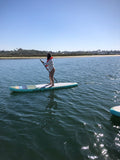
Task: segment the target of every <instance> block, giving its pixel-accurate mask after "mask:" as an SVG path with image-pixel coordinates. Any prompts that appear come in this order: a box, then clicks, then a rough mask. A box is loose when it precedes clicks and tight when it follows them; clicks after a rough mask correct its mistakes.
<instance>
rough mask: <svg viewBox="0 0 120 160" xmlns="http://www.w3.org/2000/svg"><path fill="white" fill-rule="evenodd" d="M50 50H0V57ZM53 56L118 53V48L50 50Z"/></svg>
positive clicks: (32, 54) (43, 52)
mask: <svg viewBox="0 0 120 160" xmlns="http://www.w3.org/2000/svg"><path fill="white" fill-rule="evenodd" d="M50 52H51V51H38V50H25V49H21V48H20V49H17V50H11V51H4V50H2V51H0V57H41V56H46V55H47V53H50ZM51 53H52V55H53V56H89V55H120V51H119V50H114V51H101V50H97V51H58V52H51Z"/></svg>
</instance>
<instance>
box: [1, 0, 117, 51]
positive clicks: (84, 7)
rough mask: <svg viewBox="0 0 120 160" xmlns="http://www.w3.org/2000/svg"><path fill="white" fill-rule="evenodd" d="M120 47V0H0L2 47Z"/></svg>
mask: <svg viewBox="0 0 120 160" xmlns="http://www.w3.org/2000/svg"><path fill="white" fill-rule="evenodd" d="M18 48H22V49H35V50H44V51H81V50H82V51H88V50H89V51H92V50H99V49H100V50H120V0H0V50H14V49H18Z"/></svg>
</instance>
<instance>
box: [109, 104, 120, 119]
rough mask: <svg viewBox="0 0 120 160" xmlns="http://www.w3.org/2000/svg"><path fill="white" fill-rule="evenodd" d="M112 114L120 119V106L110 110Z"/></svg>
mask: <svg viewBox="0 0 120 160" xmlns="http://www.w3.org/2000/svg"><path fill="white" fill-rule="evenodd" d="M110 112H111V114H113V115H115V116H118V117H120V106H115V107H112V108H111V109H110Z"/></svg>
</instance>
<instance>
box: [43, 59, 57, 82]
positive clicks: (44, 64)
mask: <svg viewBox="0 0 120 160" xmlns="http://www.w3.org/2000/svg"><path fill="white" fill-rule="evenodd" d="M40 61H41V63H42V64H43V65H44V67H45V68H46V66H45V64H44V62H42V60H41V59H40ZM46 70H47V71H48V72H49V73H50V71H49V70H48V69H47V68H46ZM54 80H55V81H56V82H57V79H56V78H55V77H54Z"/></svg>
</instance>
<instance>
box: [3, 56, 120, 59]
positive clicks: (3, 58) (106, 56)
mask: <svg viewBox="0 0 120 160" xmlns="http://www.w3.org/2000/svg"><path fill="white" fill-rule="evenodd" d="M116 56H120V55H80V56H54V55H53V57H54V58H76V57H81V58H82V57H116ZM42 58H46V56H41V57H40V56H38V57H0V59H42Z"/></svg>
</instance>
